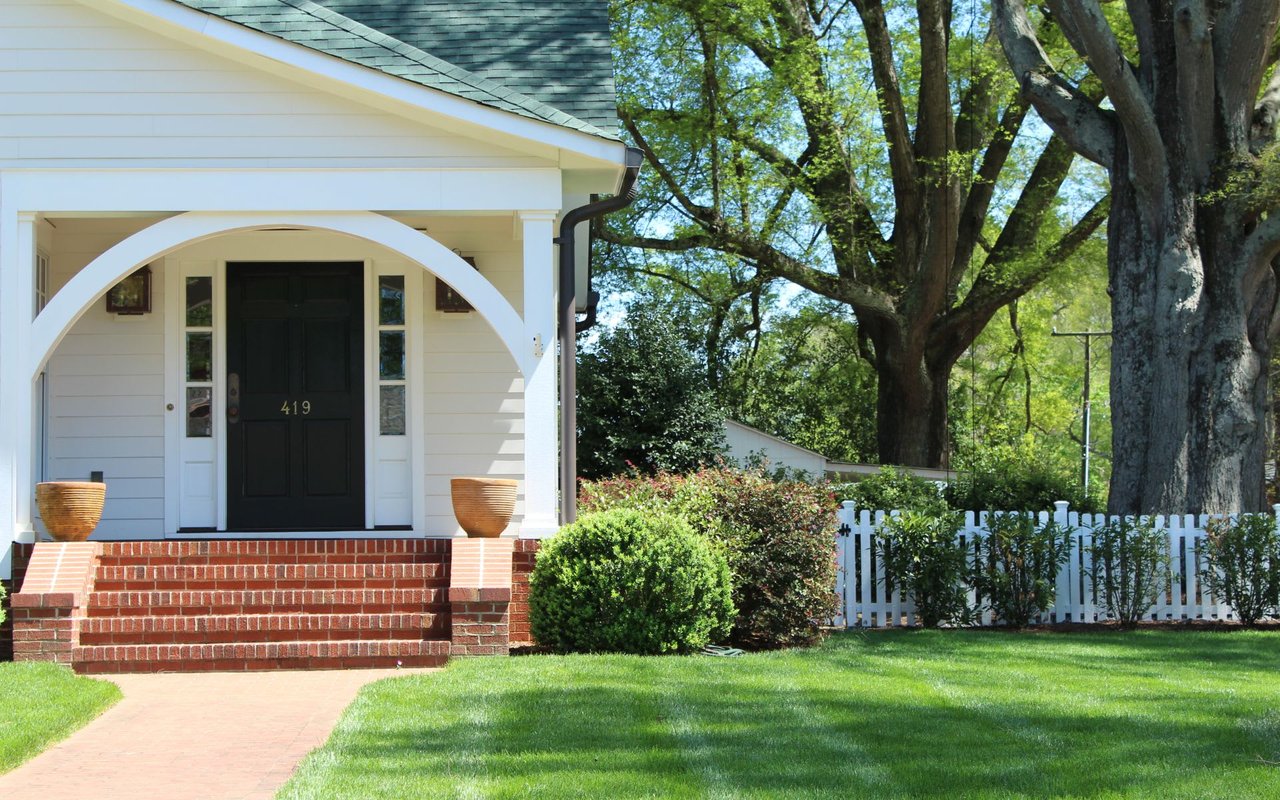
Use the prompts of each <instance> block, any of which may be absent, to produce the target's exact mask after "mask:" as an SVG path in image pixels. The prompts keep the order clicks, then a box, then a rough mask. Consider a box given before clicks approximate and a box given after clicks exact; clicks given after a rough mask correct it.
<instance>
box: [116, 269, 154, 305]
mask: <svg viewBox="0 0 1280 800" xmlns="http://www.w3.org/2000/svg"><path fill="white" fill-rule="evenodd" d="M150 312H151V267H150V265H148V266H145V267H143V268H142V269H140V270H138V271H137V272H135V273H133V274H132V275H130V276H129V277H127V278H125V279H124V280H122V281H120V282H119V283H117V284H116V285H115V286H113V287H111V290H110V291H109V292H107V313H108V314H132V315H136V314H149V313H150Z"/></svg>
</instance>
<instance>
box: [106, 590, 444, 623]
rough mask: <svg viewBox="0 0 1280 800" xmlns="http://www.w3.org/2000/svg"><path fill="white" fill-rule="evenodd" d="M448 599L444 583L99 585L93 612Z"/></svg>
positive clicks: (372, 606) (344, 607)
mask: <svg viewBox="0 0 1280 800" xmlns="http://www.w3.org/2000/svg"><path fill="white" fill-rule="evenodd" d="M447 602H448V592H447V591H446V590H445V589H444V588H442V587H434V588H417V589H262V590H257V589H253V590H243V589H241V590H236V589H227V590H209V591H141V592H120V591H115V592H113V591H94V592H93V593H91V594H90V595H89V599H88V616H90V617H94V616H138V615H143V616H166V615H171V614H177V615H184V616H204V615H209V614H254V613H342V612H349V613H405V612H413V611H426V610H428V607H430V606H435V605H443V604H447Z"/></svg>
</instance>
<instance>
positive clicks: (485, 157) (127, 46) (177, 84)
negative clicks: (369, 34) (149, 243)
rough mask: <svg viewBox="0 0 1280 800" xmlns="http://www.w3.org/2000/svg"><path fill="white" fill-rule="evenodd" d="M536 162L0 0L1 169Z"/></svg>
mask: <svg viewBox="0 0 1280 800" xmlns="http://www.w3.org/2000/svg"><path fill="white" fill-rule="evenodd" d="M179 164H180V165H183V166H220V167H230V166H251V167H280V166H286V167H293V166H329V167H331V166H351V167H357V166H365V167H367V166H382V167H390V166H400V167H431V166H451V167H513V166H515V167H537V166H548V165H549V162H547V161H546V160H544V159H541V158H536V157H533V156H530V155H528V154H525V153H520V152H516V151H514V150H508V149H504V148H501V147H498V146H496V145H493V144H490V143H481V142H478V141H474V140H471V139H469V138H467V137H464V136H459V135H456V134H454V133H450V132H446V131H444V130H440V129H435V128H432V127H429V126H426V125H422V124H420V123H418V122H415V121H410V120H407V119H404V118H401V117H397V116H395V115H393V114H390V113H386V112H383V111H381V110H378V109H374V108H372V107H368V106H364V105H361V104H359V103H356V102H353V101H349V100H346V99H344V98H340V97H337V96H334V95H330V94H328V93H326V92H324V91H321V90H318V89H314V88H311V87H309V86H306V85H303V84H301V83H295V82H292V81H289V80H286V79H284V78H280V77H278V76H276V75H271V74H268V73H266V72H263V71H260V70H257V69H254V68H252V67H250V66H246V65H244V64H240V63H237V62H235V61H232V60H230V59H224V58H221V57H219V56H216V55H213V54H212V53H208V52H205V51H201V50H195V49H190V48H185V47H183V46H181V45H179V44H178V43H176V42H175V41H173V40H170V39H167V38H165V37H163V36H161V35H159V34H155V33H152V32H150V31H146V30H143V29H141V28H138V27H135V26H133V25H130V24H129V23H126V22H123V21H120V20H117V19H114V18H112V17H109V16H107V15H105V14H102V13H99V12H97V11H94V10H92V9H89V8H86V7H84V6H82V5H80V4H77V3H60V2H56V1H55V2H49V1H48V0H0V167H3V166H24V167H31V166H76V167H87V166H94V165H99V166H112V167H122V166H134V167H141V166H175V165H179Z"/></svg>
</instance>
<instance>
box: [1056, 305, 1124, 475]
mask: <svg viewBox="0 0 1280 800" xmlns="http://www.w3.org/2000/svg"><path fill="white" fill-rule="evenodd" d="M1050 333H1052V334H1053V335H1054V336H1077V337H1079V338H1081V339H1084V397H1083V400H1082V402H1081V408H1080V411H1081V416H1083V417H1084V446H1083V448H1082V452H1081V454H1080V483H1081V485H1082V486H1083V487H1084V496H1085V497H1088V496H1089V451H1090V450H1091V449H1092V448H1091V445H1090V429H1091V423H1092V421H1093V416H1092V411H1091V410H1090V408H1089V386H1090V374H1091V372H1092V370H1093V357H1092V353H1091V347H1090V345H1091V344H1092V342H1093V337H1095V336H1110V335H1111V331H1074V332H1064V333H1059V332H1058V329H1057V328H1052V329H1051V330H1050Z"/></svg>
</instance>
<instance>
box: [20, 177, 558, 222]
mask: <svg viewBox="0 0 1280 800" xmlns="http://www.w3.org/2000/svg"><path fill="white" fill-rule="evenodd" d="M0 193H2V194H3V196H4V198H5V204H6V205H7V206H9V207H11V208H15V209H19V210H28V211H39V212H41V213H45V214H54V213H57V212H119V211H125V212H128V211H154V212H169V211H364V210H368V209H374V210H377V211H386V212H395V211H427V212H433V211H440V212H451V213H495V212H496V213H509V212H512V211H520V210H526V209H558V208H559V204H560V203H561V200H562V194H561V189H560V171H559V170H557V169H555V168H538V169H419V170H412V169H407V170H405V169H380V170H348V169H333V170H324V169H260V170H252V169H202V170H179V169H134V170H111V169H95V170H0Z"/></svg>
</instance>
